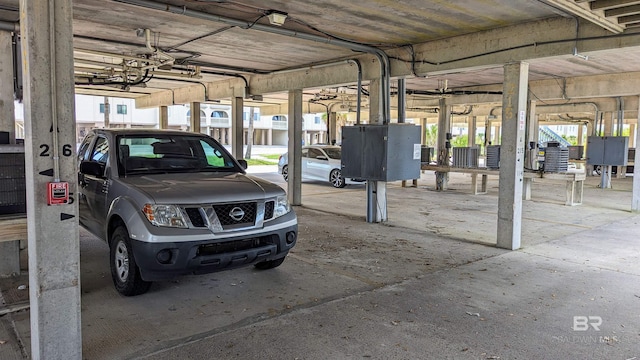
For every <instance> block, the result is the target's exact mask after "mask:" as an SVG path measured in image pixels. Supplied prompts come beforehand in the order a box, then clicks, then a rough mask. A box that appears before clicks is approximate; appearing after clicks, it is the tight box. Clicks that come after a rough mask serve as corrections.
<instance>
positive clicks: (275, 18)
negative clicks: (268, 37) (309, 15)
mask: <svg viewBox="0 0 640 360" xmlns="http://www.w3.org/2000/svg"><path fill="white" fill-rule="evenodd" d="M287 15H288V14H287V13H286V12H282V11H278V10H269V11H268V13H267V17H268V18H269V23H270V24H271V25H277V26H282V24H284V22H285V20H287Z"/></svg>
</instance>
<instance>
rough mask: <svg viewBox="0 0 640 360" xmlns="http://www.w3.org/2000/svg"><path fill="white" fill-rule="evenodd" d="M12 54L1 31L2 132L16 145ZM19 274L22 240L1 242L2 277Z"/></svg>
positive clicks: (8, 38)
mask: <svg viewBox="0 0 640 360" xmlns="http://www.w3.org/2000/svg"><path fill="white" fill-rule="evenodd" d="M12 53H13V49H12V36H11V33H10V32H6V31H0V83H1V84H3V86H0V131H6V132H8V133H9V143H11V144H15V143H16V141H15V139H16V124H15V108H14V105H13V99H14V96H13V90H14V89H13V57H12V56H11V55H12ZM5 240H6V239H5ZM25 240H26V239H25ZM19 273H20V240H15V241H0V276H5V275H12V274H19Z"/></svg>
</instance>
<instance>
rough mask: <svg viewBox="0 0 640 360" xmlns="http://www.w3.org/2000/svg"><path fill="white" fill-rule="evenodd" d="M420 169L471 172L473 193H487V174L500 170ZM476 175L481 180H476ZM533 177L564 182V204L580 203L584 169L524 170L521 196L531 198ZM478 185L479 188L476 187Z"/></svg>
mask: <svg viewBox="0 0 640 360" xmlns="http://www.w3.org/2000/svg"><path fill="white" fill-rule="evenodd" d="M421 168H422V170H433V171H438V172H457V173H465V174H471V188H472V190H473V194H474V195H480V194H486V193H487V177H488V176H489V175H495V176H499V175H500V170H492V169H487V168H454V167H450V166H446V165H432V164H423V165H422V166H421ZM478 175H480V176H481V177H482V178H481V179H482V180H481V181H480V182H478ZM534 179H536V180H538V181H550V182H558V181H561V182H565V183H566V200H565V205H568V206H574V205H580V204H582V197H583V188H584V180H585V179H586V174H585V172H584V171H577V172H566V173H541V172H525V173H524V184H523V189H522V198H523V199H524V200H531V184H532V183H533V181H534ZM478 185H480V189H478Z"/></svg>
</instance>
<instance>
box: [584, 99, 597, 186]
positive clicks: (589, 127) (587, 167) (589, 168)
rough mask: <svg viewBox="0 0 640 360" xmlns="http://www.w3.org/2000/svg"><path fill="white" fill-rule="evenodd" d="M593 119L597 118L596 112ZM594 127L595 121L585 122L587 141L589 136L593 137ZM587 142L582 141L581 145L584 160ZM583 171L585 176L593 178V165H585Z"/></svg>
mask: <svg viewBox="0 0 640 360" xmlns="http://www.w3.org/2000/svg"><path fill="white" fill-rule="evenodd" d="M595 117H596V118H597V117H598V112H597V111H596V115H595ZM594 127H595V120H594V121H589V122H587V139H589V136H593V135H594ZM588 144H589V142H588V141H584V142H583V143H582V145H584V153H583V154H584V158H585V159H586V158H587V149H588ZM585 170H586V172H587V176H593V165H591V164H586V165H585Z"/></svg>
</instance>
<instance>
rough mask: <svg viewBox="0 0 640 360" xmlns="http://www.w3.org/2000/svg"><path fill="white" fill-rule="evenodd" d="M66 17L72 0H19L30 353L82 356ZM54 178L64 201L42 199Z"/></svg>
mask: <svg viewBox="0 0 640 360" xmlns="http://www.w3.org/2000/svg"><path fill="white" fill-rule="evenodd" d="M72 18H73V2H72V0H56V1H47V0H21V1H20V32H21V36H22V40H23V41H22V54H23V55H24V57H23V62H22V66H23V74H24V116H25V117H24V120H25V135H26V136H25V157H26V167H25V170H26V171H25V177H26V188H27V219H28V222H27V234H28V239H29V240H28V241H29V244H28V246H29V302H30V306H31V308H30V323H31V358H32V359H34V360H37V359H77V360H80V359H82V335H81V333H82V332H81V321H80V247H79V230H78V229H79V228H78V205H77V203H76V202H75V201H74V199H75V198H76V197H77V195H78V194H77V189H78V174H77V169H76V168H77V158H76V141H77V140H76V122H75V109H74V79H73V32H72V24H71V21H70V20H71V19H72ZM4 86H7V87H8V86H9V85H8V84H4ZM50 174H51V175H50ZM62 182H66V183H67V184H68V189H69V196H70V197H69V201H68V202H67V203H66V204H61V205H51V206H49V205H48V204H47V200H46V199H47V189H48V186H49V183H62Z"/></svg>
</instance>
